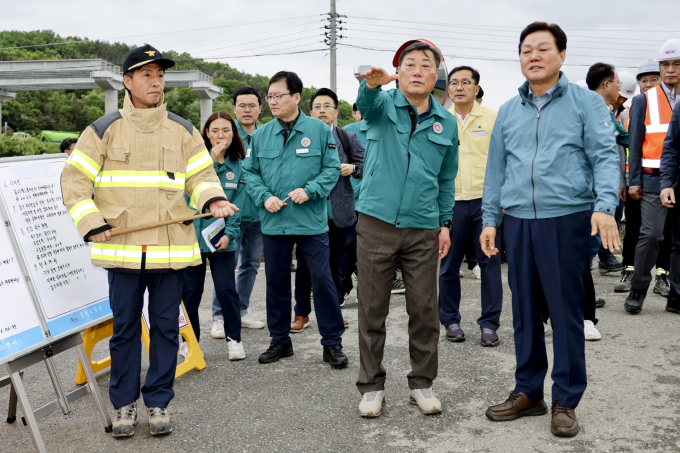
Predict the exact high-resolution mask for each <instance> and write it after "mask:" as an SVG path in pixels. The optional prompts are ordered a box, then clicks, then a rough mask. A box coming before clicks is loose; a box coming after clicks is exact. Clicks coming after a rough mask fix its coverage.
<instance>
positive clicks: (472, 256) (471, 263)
mask: <svg viewBox="0 0 680 453" xmlns="http://www.w3.org/2000/svg"><path fill="white" fill-rule="evenodd" d="M454 209H455V208H454ZM475 242H479V236H478V237H477V238H475V237H474V233H473V232H472V230H470V232H469V234H468V238H467V241H465V253H464V255H465V261H466V262H467V267H468V270H472V269H474V268H475V266H477V248H476V247H475ZM499 259H500V258H499ZM480 269H481V267H480Z"/></svg>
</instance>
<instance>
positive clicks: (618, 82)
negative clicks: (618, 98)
mask: <svg viewBox="0 0 680 453" xmlns="http://www.w3.org/2000/svg"><path fill="white" fill-rule="evenodd" d="M604 82H605V83H607V82H609V83H612V84H614V85H616V86H618V87H621V81H620V80H605V81H604Z"/></svg>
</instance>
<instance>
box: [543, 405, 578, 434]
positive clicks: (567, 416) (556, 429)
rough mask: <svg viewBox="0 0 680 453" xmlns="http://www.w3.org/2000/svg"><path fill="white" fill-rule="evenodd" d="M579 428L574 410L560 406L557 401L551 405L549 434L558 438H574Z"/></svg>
mask: <svg viewBox="0 0 680 453" xmlns="http://www.w3.org/2000/svg"><path fill="white" fill-rule="evenodd" d="M578 431H579V426H578V420H577V419H576V412H574V409H570V408H568V407H565V406H562V405H561V404H560V403H558V402H557V401H553V404H552V421H551V422H550V432H551V433H553V434H554V435H555V436H558V437H574V436H575V435H577V434H578Z"/></svg>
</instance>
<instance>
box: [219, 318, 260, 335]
mask: <svg viewBox="0 0 680 453" xmlns="http://www.w3.org/2000/svg"><path fill="white" fill-rule="evenodd" d="M241 326H242V327H247V328H248V329H264V323H263V322H262V321H260V320H259V319H256V318H255V317H253V315H251V314H250V313H246V314H245V315H243V316H241ZM222 338H224V337H222Z"/></svg>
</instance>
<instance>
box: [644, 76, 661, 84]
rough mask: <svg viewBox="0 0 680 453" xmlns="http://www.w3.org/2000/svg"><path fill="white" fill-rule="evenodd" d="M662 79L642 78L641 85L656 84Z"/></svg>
mask: <svg viewBox="0 0 680 453" xmlns="http://www.w3.org/2000/svg"><path fill="white" fill-rule="evenodd" d="M660 79H661V78H660V77H642V78H641V79H640V83H648V82H649V83H656V82H658V81H659V80H660Z"/></svg>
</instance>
